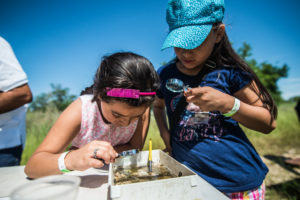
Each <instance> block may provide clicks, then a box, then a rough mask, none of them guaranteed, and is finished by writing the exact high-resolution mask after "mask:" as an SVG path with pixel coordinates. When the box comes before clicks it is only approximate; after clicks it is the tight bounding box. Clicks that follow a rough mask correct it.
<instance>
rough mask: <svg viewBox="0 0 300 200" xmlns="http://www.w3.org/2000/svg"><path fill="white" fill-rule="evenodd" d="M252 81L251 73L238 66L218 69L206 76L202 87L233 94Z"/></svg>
mask: <svg viewBox="0 0 300 200" xmlns="http://www.w3.org/2000/svg"><path fill="white" fill-rule="evenodd" d="M252 80H253V78H252V75H251V73H249V72H247V71H244V70H243V69H241V68H238V67H236V66H226V67H217V68H215V69H213V70H211V71H210V72H209V73H208V74H207V75H205V77H204V80H203V81H202V83H201V86H211V87H214V88H216V89H220V90H222V91H225V92H227V93H231V94H233V93H235V92H236V91H238V90H240V89H241V88H243V87H244V86H246V85H248V84H249V83H250V82H251V81H252Z"/></svg>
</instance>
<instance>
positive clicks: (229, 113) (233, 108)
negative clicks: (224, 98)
mask: <svg viewBox="0 0 300 200" xmlns="http://www.w3.org/2000/svg"><path fill="white" fill-rule="evenodd" d="M240 105H241V102H240V100H239V99H237V98H234V105H233V107H232V109H231V111H229V112H228V113H224V114H223V115H224V116H225V117H231V116H232V115H234V114H235V113H236V112H237V111H238V110H239V109H240Z"/></svg>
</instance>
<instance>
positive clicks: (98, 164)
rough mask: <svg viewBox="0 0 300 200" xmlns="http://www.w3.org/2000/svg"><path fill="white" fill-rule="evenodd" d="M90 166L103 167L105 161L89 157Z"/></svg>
mask: <svg viewBox="0 0 300 200" xmlns="http://www.w3.org/2000/svg"><path fill="white" fill-rule="evenodd" d="M89 166H91V167H93V168H101V167H103V166H104V163H103V162H102V161H101V160H97V159H89Z"/></svg>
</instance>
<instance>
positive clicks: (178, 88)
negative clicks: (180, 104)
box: [166, 78, 211, 123]
mask: <svg viewBox="0 0 300 200" xmlns="http://www.w3.org/2000/svg"><path fill="white" fill-rule="evenodd" d="M166 88H167V89H168V90H169V91H171V92H175V93H181V92H183V91H186V90H187V89H188V88H189V85H185V84H184V83H183V81H182V80H179V79H177V78H171V79H168V80H167V82H166ZM189 107H191V109H189ZM195 107H197V108H196V109H195ZM188 110H189V111H190V112H191V113H192V114H193V115H192V120H193V121H194V122H195V123H196V122H199V121H203V120H206V119H208V118H209V116H210V114H211V113H210V112H202V111H201V109H200V108H199V107H198V106H196V105H194V104H193V103H189V106H188Z"/></svg>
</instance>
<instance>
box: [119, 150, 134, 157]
mask: <svg viewBox="0 0 300 200" xmlns="http://www.w3.org/2000/svg"><path fill="white" fill-rule="evenodd" d="M138 153H139V150H138V149H130V150H127V151H122V152H121V153H119V154H118V156H117V158H119V157H121V156H123V157H124V156H132V155H135V154H138Z"/></svg>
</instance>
